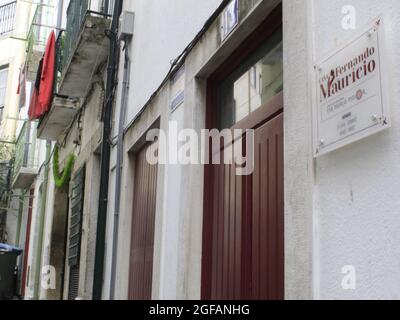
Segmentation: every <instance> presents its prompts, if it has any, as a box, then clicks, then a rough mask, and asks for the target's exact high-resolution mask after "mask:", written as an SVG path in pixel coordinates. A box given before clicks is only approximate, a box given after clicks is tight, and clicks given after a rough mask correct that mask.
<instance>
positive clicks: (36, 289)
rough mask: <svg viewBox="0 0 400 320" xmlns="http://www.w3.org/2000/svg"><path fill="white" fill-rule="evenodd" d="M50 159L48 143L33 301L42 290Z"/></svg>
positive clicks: (49, 145) (49, 144)
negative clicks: (41, 280)
mask: <svg viewBox="0 0 400 320" xmlns="http://www.w3.org/2000/svg"><path fill="white" fill-rule="evenodd" d="M50 157H51V142H49V141H47V144H46V162H45V163H46V166H45V169H44V181H43V184H42V197H41V199H40V216H39V234H38V243H37V251H36V258H35V282H34V292H33V299H34V300H38V299H39V289H40V278H41V277H40V275H41V274H42V270H41V268H42V253H43V233H44V223H45V217H46V203H47V189H48V182H49V171H50V164H49V162H50Z"/></svg>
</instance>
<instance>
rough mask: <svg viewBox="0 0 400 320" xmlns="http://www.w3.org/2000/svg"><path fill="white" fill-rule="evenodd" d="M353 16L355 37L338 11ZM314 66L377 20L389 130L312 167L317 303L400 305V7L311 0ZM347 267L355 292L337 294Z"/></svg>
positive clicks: (362, 0) (388, 0)
mask: <svg viewBox="0 0 400 320" xmlns="http://www.w3.org/2000/svg"><path fill="white" fill-rule="evenodd" d="M348 4H351V5H352V6H354V8H355V9H356V18H357V20H356V30H344V29H343V28H342V27H341V21H342V18H343V16H344V15H343V14H342V13H341V10H342V7H343V6H345V5H348ZM313 7H314V8H313V9H314V10H313V12H310V13H311V14H312V16H311V19H313V20H314V27H313V40H314V43H315V47H314V52H315V55H314V59H316V60H318V59H320V58H321V56H322V55H323V54H326V53H327V52H331V51H332V50H334V49H335V48H336V47H337V46H339V45H341V44H344V43H345V42H346V39H348V38H349V37H352V36H353V35H354V34H355V33H356V32H358V31H359V29H360V28H363V27H365V26H366V24H368V23H370V22H371V21H372V20H373V19H374V18H376V17H377V16H378V15H379V14H382V15H383V18H384V23H385V30H386V46H387V50H386V53H387V62H388V66H389V70H388V73H387V74H385V76H387V77H388V79H389V83H390V87H389V93H390V104H391V109H392V119H393V126H392V128H391V129H389V130H387V131H385V132H382V133H380V134H377V135H375V136H372V137H369V138H367V139H365V140H363V141H360V142H357V143H354V144H352V145H349V146H347V147H345V148H343V149H341V150H338V151H336V152H333V153H331V154H329V155H327V156H324V157H322V158H320V159H318V160H317V161H316V168H315V179H316V180H315V211H316V212H317V217H316V218H317V221H316V225H317V226H318V227H317V228H318V230H317V232H318V234H317V239H318V242H319V245H318V246H319V248H318V250H317V251H316V256H315V257H314V258H315V259H316V260H317V261H318V264H319V265H318V279H317V282H316V286H317V288H318V295H317V297H320V298H323V299H325V298H334V299H336V298H345V299H353V298H363V299H375V298H384V299H399V298H400V289H399V285H398V284H399V283H400V268H399V266H400V252H399V250H398V246H399V244H400V236H399V232H398V230H399V228H400V216H399V207H400V202H399V190H400V182H399V176H400V164H399V156H400V145H399V139H400V125H399V121H400V113H399V111H398V101H399V99H400V89H399V88H400V87H399V80H400V65H399V63H398V61H399V58H400V39H399V37H398V34H399V32H400V15H399V13H400V3H399V2H398V1H395V0H383V1H373V0H354V1H351V2H350V3H349V1H345V0H338V1H328V0H314V1H313ZM348 265H350V266H353V267H354V268H355V271H356V276H357V278H356V279H357V282H356V289H355V290H343V288H342V286H341V282H342V279H343V277H344V275H342V274H341V271H342V267H343V266H348Z"/></svg>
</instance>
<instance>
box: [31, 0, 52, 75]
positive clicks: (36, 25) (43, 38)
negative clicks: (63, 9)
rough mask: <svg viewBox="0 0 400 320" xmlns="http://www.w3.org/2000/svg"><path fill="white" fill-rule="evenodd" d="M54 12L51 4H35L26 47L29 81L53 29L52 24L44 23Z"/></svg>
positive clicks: (34, 72)
mask: <svg viewBox="0 0 400 320" xmlns="http://www.w3.org/2000/svg"><path fill="white" fill-rule="evenodd" d="M54 14H55V8H54V6H53V5H46V4H40V5H38V6H37V8H36V11H35V14H34V16H33V20H32V24H31V26H30V28H29V31H28V36H27V49H26V52H27V55H26V61H27V64H28V70H29V74H28V78H29V80H30V81H34V79H35V78H36V71H37V68H38V65H39V61H40V58H41V57H42V55H43V53H44V51H45V48H46V43H47V39H48V37H49V35H50V32H51V31H52V30H53V29H54V27H53V26H52V25H49V24H47V23H46V22H47V20H49V19H50V17H52V16H54Z"/></svg>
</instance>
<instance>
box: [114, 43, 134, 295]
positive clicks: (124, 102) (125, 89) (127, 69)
mask: <svg viewBox="0 0 400 320" xmlns="http://www.w3.org/2000/svg"><path fill="white" fill-rule="evenodd" d="M128 48H129V45H128V44H127V43H125V63H124V79H123V84H122V97H121V112H120V115H119V124H118V143H117V169H116V177H115V205H114V222H113V225H114V232H113V247H112V262H111V281H110V300H114V298H115V278H116V269H117V253H118V234H119V214H120V207H121V204H120V200H121V180H122V164H123V158H124V125H125V118H126V110H127V106H128V94H129V75H130V73H131V61H130V59H129V51H128Z"/></svg>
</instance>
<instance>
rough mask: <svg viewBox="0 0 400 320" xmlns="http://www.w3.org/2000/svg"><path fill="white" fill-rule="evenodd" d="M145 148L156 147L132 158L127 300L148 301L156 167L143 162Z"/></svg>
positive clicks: (151, 275) (150, 278) (152, 250)
mask: <svg viewBox="0 0 400 320" xmlns="http://www.w3.org/2000/svg"><path fill="white" fill-rule="evenodd" d="M148 148H156V143H154V144H152V145H149V146H147V147H145V148H143V149H142V150H141V151H140V152H139V153H138V154H137V155H136V157H135V161H136V163H135V177H134V179H135V183H134V195H133V216H132V235H131V253H130V276H129V299H130V300H150V299H151V288H152V278H153V254H154V223H155V211H156V193H157V165H151V164H150V163H149V162H148V161H147V160H146V152H147V150H148ZM151 153H152V154H154V153H153V152H151Z"/></svg>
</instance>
